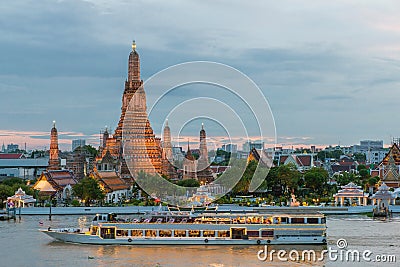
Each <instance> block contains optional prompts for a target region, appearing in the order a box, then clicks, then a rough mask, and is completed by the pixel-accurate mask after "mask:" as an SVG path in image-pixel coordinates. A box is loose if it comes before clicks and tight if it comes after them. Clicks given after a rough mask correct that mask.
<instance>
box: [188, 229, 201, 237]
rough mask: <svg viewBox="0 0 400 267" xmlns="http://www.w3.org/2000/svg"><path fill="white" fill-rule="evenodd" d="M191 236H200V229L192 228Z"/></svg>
mask: <svg viewBox="0 0 400 267" xmlns="http://www.w3.org/2000/svg"><path fill="white" fill-rule="evenodd" d="M189 236H190V237H200V231H199V230H190V231H189Z"/></svg>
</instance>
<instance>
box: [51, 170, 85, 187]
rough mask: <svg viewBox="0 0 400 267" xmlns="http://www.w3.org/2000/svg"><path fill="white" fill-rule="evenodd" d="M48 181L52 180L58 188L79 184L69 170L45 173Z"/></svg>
mask: <svg viewBox="0 0 400 267" xmlns="http://www.w3.org/2000/svg"><path fill="white" fill-rule="evenodd" d="M45 175H46V176H47V178H48V180H52V181H53V182H55V183H56V184H57V185H58V186H61V187H65V186H67V185H75V184H76V183H77V181H76V179H75V177H74V174H73V173H72V171H69V170H57V171H47V172H46V173H45Z"/></svg>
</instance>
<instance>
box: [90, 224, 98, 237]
mask: <svg viewBox="0 0 400 267" xmlns="http://www.w3.org/2000/svg"><path fill="white" fill-rule="evenodd" d="M97 229H98V227H97V226H92V232H91V233H90V234H91V235H96V234H97Z"/></svg>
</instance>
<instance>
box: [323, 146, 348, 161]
mask: <svg viewBox="0 0 400 267" xmlns="http://www.w3.org/2000/svg"><path fill="white" fill-rule="evenodd" d="M341 155H343V151H342V150H339V149H337V150H334V151H327V150H322V151H320V152H318V154H317V157H318V158H319V159H320V160H322V161H325V159H327V158H334V159H337V160H338V159H340V156H341Z"/></svg>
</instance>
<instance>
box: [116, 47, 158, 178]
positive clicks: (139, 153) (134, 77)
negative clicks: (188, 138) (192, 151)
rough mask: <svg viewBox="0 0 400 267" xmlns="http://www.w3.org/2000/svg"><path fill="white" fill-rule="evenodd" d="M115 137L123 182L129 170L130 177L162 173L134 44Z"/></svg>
mask: <svg viewBox="0 0 400 267" xmlns="http://www.w3.org/2000/svg"><path fill="white" fill-rule="evenodd" d="M122 136H123V137H124V143H122ZM114 137H115V138H116V140H117V142H119V143H120V144H121V152H122V153H121V156H122V155H123V157H121V177H122V178H124V179H129V177H130V176H131V173H130V172H129V169H130V170H131V171H132V172H133V175H136V174H137V173H139V172H140V171H144V172H145V173H148V174H155V173H161V147H160V139H159V138H156V137H155V135H154V132H153V129H152V128H151V125H150V121H149V119H148V116H147V106H146V93H145V91H144V88H143V81H142V80H141V79H140V61H139V54H138V53H137V52H136V44H135V42H133V44H132V52H131V53H130V55H129V64H128V80H127V81H126V82H125V91H124V95H123V97H122V109H121V118H120V122H119V124H118V127H117V129H116V130H115V134H114ZM128 166H129V168H128Z"/></svg>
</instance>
